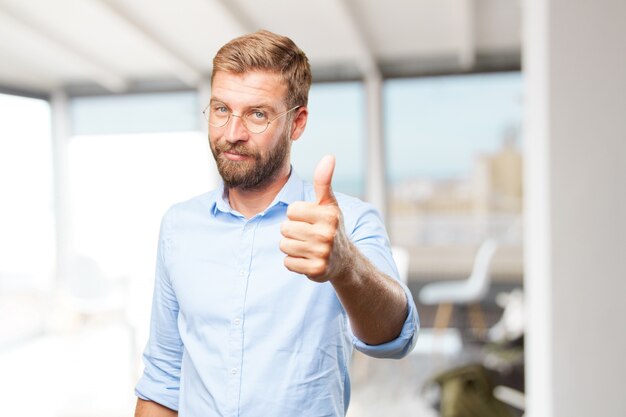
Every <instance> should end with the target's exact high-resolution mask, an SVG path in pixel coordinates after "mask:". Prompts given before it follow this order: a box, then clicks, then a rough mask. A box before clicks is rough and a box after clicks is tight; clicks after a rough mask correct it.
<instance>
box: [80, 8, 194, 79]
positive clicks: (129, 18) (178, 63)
mask: <svg viewBox="0 0 626 417" xmlns="http://www.w3.org/2000/svg"><path fill="white" fill-rule="evenodd" d="M92 1H93V2H96V3H99V4H101V5H102V6H103V7H104V8H105V9H107V10H108V11H109V12H111V14H113V15H114V16H116V17H117V18H119V19H120V20H121V21H122V22H124V23H125V24H126V25H127V26H129V27H130V28H131V29H133V30H134V31H135V32H136V33H137V34H139V35H140V36H142V37H143V38H144V40H146V41H147V42H148V43H150V44H151V45H152V46H153V47H154V48H155V49H156V50H158V51H159V53H160V54H161V57H162V58H163V59H165V60H167V61H168V62H169V64H170V65H171V67H172V69H173V71H174V76H175V77H176V78H178V79H179V80H180V81H182V82H183V83H184V84H186V85H187V86H189V87H192V88H195V87H196V86H197V85H198V84H199V83H200V81H201V80H202V79H203V78H204V77H203V74H202V71H200V70H199V69H197V68H196V67H195V66H194V65H193V64H192V63H191V62H190V61H189V60H187V58H185V57H184V56H183V55H181V54H180V53H179V52H178V51H177V49H176V48H175V47H173V46H171V45H170V43H169V42H168V41H167V39H165V38H164V37H163V36H162V35H161V34H159V33H158V32H157V31H155V30H152V29H151V28H149V27H148V26H147V25H145V24H144V23H142V22H141V21H140V20H139V19H137V18H136V17H135V16H133V15H132V13H130V12H129V11H128V10H127V9H126V8H124V7H123V6H122V5H121V4H120V2H118V1H112V0H92Z"/></svg>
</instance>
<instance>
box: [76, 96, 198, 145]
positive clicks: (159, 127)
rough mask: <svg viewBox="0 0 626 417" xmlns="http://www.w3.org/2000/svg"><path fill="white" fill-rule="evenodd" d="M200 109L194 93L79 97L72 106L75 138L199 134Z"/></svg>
mask: <svg viewBox="0 0 626 417" xmlns="http://www.w3.org/2000/svg"><path fill="white" fill-rule="evenodd" d="M198 108H199V104H198V99H197V95H196V93H195V92H194V91H182V92H172V93H151V94H126V95H120V96H116V95H113V96H92V97H77V98H74V99H72V100H71V102H70V112H71V117H72V131H73V133H74V134H75V135H106V134H118V133H148V132H156V133H160V132H182V131H191V130H198V129H199V127H200V119H201V117H200V112H199V110H198ZM202 122H203V123H204V120H203V121H202Z"/></svg>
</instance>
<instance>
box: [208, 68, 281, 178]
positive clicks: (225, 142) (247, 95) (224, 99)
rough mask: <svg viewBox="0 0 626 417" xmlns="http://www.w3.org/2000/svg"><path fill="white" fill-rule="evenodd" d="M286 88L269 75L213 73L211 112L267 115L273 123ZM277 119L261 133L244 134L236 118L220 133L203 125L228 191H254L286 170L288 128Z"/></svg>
mask: <svg viewBox="0 0 626 417" xmlns="http://www.w3.org/2000/svg"><path fill="white" fill-rule="evenodd" d="M286 95H287V87H286V85H285V83H284V81H282V79H281V78H280V77H279V76H278V75H277V74H274V73H271V72H265V71H253V72H247V73H244V74H234V73H229V72H224V71H218V72H217V73H216V74H215V76H214V77H213V84H212V86H211V105H210V107H211V106H214V105H218V106H220V109H222V107H221V106H222V105H224V108H223V110H226V109H227V110H229V111H230V112H231V113H232V114H235V115H244V114H246V113H249V112H250V111H251V110H260V111H263V112H267V115H268V117H269V119H270V120H271V119H273V118H274V117H276V116H277V115H279V114H281V113H282V112H284V111H286V110H288V109H287V108H286V103H285V97H286ZM288 121H289V118H288V117H285V116H283V117H280V118H278V119H276V120H275V121H273V122H272V123H270V124H269V126H268V128H267V130H265V131H264V132H263V133H252V132H250V131H249V130H248V129H247V128H246V127H245V126H244V123H243V122H242V119H241V117H236V116H231V117H230V120H229V121H228V123H227V124H226V126H223V127H214V126H211V125H209V141H210V145H211V151H212V153H213V157H214V158H215V162H216V163H217V169H218V171H219V173H220V175H221V176H222V179H223V180H224V184H225V185H226V186H227V187H229V188H239V189H242V190H250V189H260V188H263V186H265V185H267V184H269V183H271V182H272V181H273V180H275V179H276V177H277V176H278V175H279V174H280V173H281V170H284V169H288V166H289V151H290V139H291V138H290V124H289V123H288Z"/></svg>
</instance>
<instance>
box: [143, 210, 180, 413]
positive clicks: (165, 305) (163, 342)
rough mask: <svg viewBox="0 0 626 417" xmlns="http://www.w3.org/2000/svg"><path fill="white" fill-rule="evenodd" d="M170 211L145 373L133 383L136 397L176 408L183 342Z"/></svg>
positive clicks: (160, 254) (161, 240)
mask: <svg viewBox="0 0 626 417" xmlns="http://www.w3.org/2000/svg"><path fill="white" fill-rule="evenodd" d="M170 215H171V210H170V211H169V212H168V213H167V214H166V215H165V216H164V217H163V221H162V222H161V231H160V234H159V244H158V250H157V262H156V273H155V283H154V295H153V299H152V316H151V319H150V336H149V339H148V344H147V345H146V348H145V350H144V354H143V363H144V372H143V375H142V376H141V378H140V379H139V382H138V383H137V385H136V386H135V394H136V395H137V397H139V398H141V399H143V400H148V401H154V402H156V403H159V404H161V405H163V406H165V407H168V408H170V409H172V410H178V398H179V395H178V394H179V387H180V367H181V359H182V352H183V343H182V341H181V338H180V333H179V332H178V325H177V320H178V311H179V307H178V301H177V300H176V295H175V293H174V290H173V288H172V285H171V281H170V279H169V276H168V274H167V268H166V263H165V259H166V254H167V248H168V245H169V235H170V227H169V223H168V220H169V218H170V217H171V216H170Z"/></svg>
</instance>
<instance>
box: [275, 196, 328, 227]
mask: <svg viewBox="0 0 626 417" xmlns="http://www.w3.org/2000/svg"><path fill="white" fill-rule="evenodd" d="M339 216H340V212H339V210H338V208H337V206H320V205H318V204H316V203H311V202H306V201H296V202H294V203H291V204H289V207H287V218H288V219H289V220H293V221H299V222H306V223H311V224H315V223H327V224H329V225H331V226H336V225H337V224H338V219H339Z"/></svg>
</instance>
